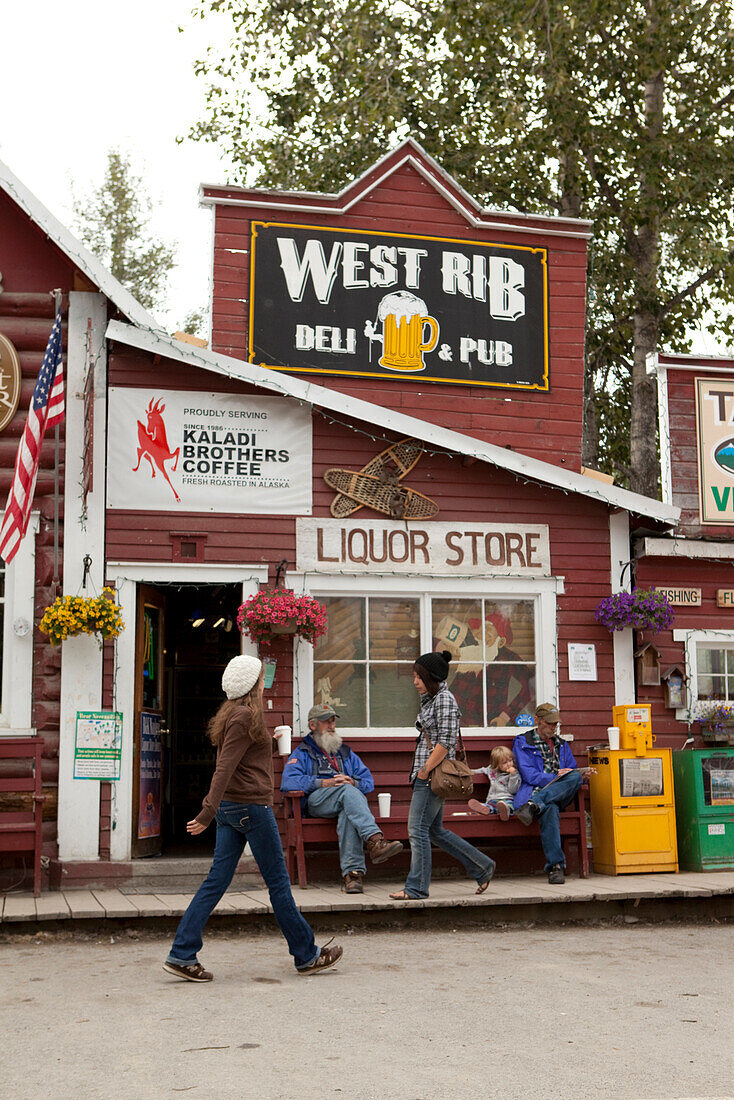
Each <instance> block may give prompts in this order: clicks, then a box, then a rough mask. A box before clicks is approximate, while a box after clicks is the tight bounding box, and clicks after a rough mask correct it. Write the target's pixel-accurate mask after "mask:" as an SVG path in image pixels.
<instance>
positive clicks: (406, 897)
mask: <svg viewBox="0 0 734 1100" xmlns="http://www.w3.org/2000/svg"><path fill="white" fill-rule="evenodd" d="M390 897H391V898H392V900H393V901H420V900H421V899H420V898H414V897H413V895H412V894H406V892H405V890H396V891H395V893H394V894H390Z"/></svg>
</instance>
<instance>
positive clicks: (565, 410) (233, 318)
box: [204, 164, 586, 472]
mask: <svg viewBox="0 0 734 1100" xmlns="http://www.w3.org/2000/svg"><path fill="white" fill-rule="evenodd" d="M444 186H445V181H444ZM248 194H251V195H253V196H254V193H252V192H249V193H248V192H242V191H239V190H238V189H227V188H211V187H206V188H204V195H205V196H211V197H216V198H217V199H218V200H219V201H220V202H222V203H223V204H222V205H217V206H216V207H215V215H214V217H215V224H214V255H213V314H212V350H213V351H217V352H222V353H224V354H226V355H231V356H234V357H235V358H238V359H245V360H246V359H247V346H248V345H247V329H248V312H249V302H248V298H249V285H250V282H249V280H250V262H249V258H250V233H251V223H252V222H253V221H267V220H272V221H276V222H286V223H288V224H299V223H300V224H304V225H309V226H324V227H329V226H331V227H338V228H339V229H379V231H380V232H384V233H391V232H392V233H402V234H414V235H416V236H424V237H438V238H444V237H445V238H455V239H458V240H463V241H466V242H467V243H468V244H471V243H472V242H485V243H492V244H512V245H522V246H525V247H529V248H539V247H542V248H547V249H548V284H549V356H550V391H549V392H532V391H530V392H522V391H520V390H516V389H500V388H495V387H492V386H471V385H463V384H452V383H442V384H435V383H424V384H423V385H421V384H420V383H419V382H413V381H406V379H405V377H404V376H403V377H400V376H392V375H387V373H386V376H385V377H384V379H383V378H379V379H376V378H366V377H365V378H349V377H341V376H335V375H328V374H316V373H314V374H309V375H308V377H309V378H310V379H312V380H313V381H315V382H317V383H318V384H319V385H322V386H328V387H329V388H331V389H335V390H338V391H339V392H341V393H344V394H348V395H350V396H353V397H358V398H361V399H363V400H366V401H372V402H374V403H375V404H379V405H382V406H385V407H388V408H393V409H397V410H400V411H402V412H405V413H409V414H412V415H415V416H419V417H421V418H422V419H424V420H427V421H429V422H432V423H435V424H440V425H442V426H443V427H447V428H452V429H454V430H456V431H460V432H465V433H466V434H468V435H471V436H475V437H476V438H478V439H482V440H486V441H488V442H490V443H496V444H497V445H498V446H502V447H512V448H514V449H516V450H518V451H521V452H522V453H523V454H527V455H531V456H533V457H535V458H540V459H543V460H545V461H547V462H553V463H556V464H557V465H560V466H564V467H565V468H566V469H569V470H574V471H576V472H578V470H579V469H580V466H581V448H582V428H583V388H584V387H583V378H584V326H585V319H586V240H585V239H582V238H579V237H574V236H573V235H571V233H570V232H569V235H568V236H563V235H562V231H561V230H560V229H558V230H557V231H556V233H553V234H551V233H549V232H548V222H547V221H545V222H543V221H542V220H541V219H536V220H535V221H533V219H532V218H527V219H523V218H520V217H517V216H514V217H513V215H511V214H508V215H504V214H502V215H500V214H498V215H496V216H494V220H495V221H496V223H497V225H498V226H500V225H501V226H502V228H497V229H496V230H493V229H491V228H489V229H488V228H481V229H477V228H474V227H472V226H470V225H469V224H467V221H466V219H465V218H464V217H463V216H462V215H460V214H459V213H458V211H457V210H456V209H455V208H454V207H453V206H452V205H450V204H449V202H447V200H446V199H445V198H444V197H443V195H442V194H440V193H439V191H438V190H437V189H436V187H434V186H433V185H432V184H430V183H429V182H428V181H427V180H426V179H425V178H424V177H423V176H422V175H420V174H419V173H418V172H417V171H416V169H415V168H414V167H412V166H411V165H410V164H406V165H404V166H403V167H401V168H398V169H397V170H396V171H395V172H394V173H393V174H392V175H390V176H389V177H388V178H387V179H386V180H384V181H383V182H382V183H381V184H380V185H379V186H378V187H377V188H376V189H375V190H373V191H371V192H370V193H369V195H367V197H365V198H364V199H362V200H360V201H358V202H356V203H355V205H354V206H353V207H352V208H351V209H350V210H349V213H348V214H347V215H343V216H337V215H336V214H335V215H334V216H330V215H328V214H311V213H310V212H309V213H300V211H299V210H298V209H297V208H296V207H297V204H298V202H299V201H300V202H301V204H302V205H303V199H302V196H296V197H294V198H293V208H292V209H289V210H287V211H281V210H280V209H278V208H277V207H276V206H274V207H273V210H272V212H271V211H269V210H267V209H255V208H252V209H248V207H246V206H242V205H238V206H235V205H231V206H230V205H227V204H226V199H227V197H228V196H229V197H231V198H236V199H237V200H238V201H240V202H241V201H242V200H243V198H246V197H247V195H248ZM260 197H261V196H260ZM330 202H331V200H326V201H321V202H320V206H321V207H327V206H328V205H329V203H330ZM332 205H335V204H333V203H332ZM486 220H487V221H490V220H492V219H491V218H489V217H488V218H487V219H486ZM513 222H514V223H516V226H517V228H515V229H508V228H507V225H508V223H509V224H512V223H513ZM562 224H563V223H562V222H561V221H560V219H559V225H562ZM526 226H533V228H535V229H536V230H541V231H542V230H543V228H544V227H545V230H546V235H545V236H543V234H542V232H541V233H540V234H539V233H538V232H535V233H528V232H527V231H525V232H523V228H524V227H526ZM417 243H420V242H417Z"/></svg>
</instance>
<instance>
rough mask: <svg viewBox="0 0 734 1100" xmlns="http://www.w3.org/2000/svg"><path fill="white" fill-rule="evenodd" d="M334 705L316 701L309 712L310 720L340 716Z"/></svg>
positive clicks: (316, 720) (320, 720)
mask: <svg viewBox="0 0 734 1100" xmlns="http://www.w3.org/2000/svg"><path fill="white" fill-rule="evenodd" d="M338 717H339V715H338V714H337V713H336V711H335V710H334V708H333V707H330V706H329V704H328V703H315V704H314V706H312V707H311V709H310V711H309V712H308V720H309V722H323V721H325V720H326V719H327V718H338Z"/></svg>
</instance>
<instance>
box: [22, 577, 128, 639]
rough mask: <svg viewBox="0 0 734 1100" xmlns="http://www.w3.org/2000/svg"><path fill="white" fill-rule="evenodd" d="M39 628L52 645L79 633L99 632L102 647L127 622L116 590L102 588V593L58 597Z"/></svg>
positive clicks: (114, 636)
mask: <svg viewBox="0 0 734 1100" xmlns="http://www.w3.org/2000/svg"><path fill="white" fill-rule="evenodd" d="M38 629H39V630H40V631H41V633H42V634H46V635H47V636H48V640H49V642H50V643H51V645H52V646H57V645H61V643H62V642H65V641H66V639H67V638H72V637H74V636H75V635H77V634H96V636H97V638H98V639H99V644H100V647H101V645H102V642H103V641H104V639H105V638H116V637H117V636H118V635H119V634H120V633H121V631H123V630H124V629H125V624H124V623H123V621H122V612H121V610H120V607H119V606H118V604H117V603H116V602H115V590H114V589H113V588H103V589H102V595H101V596H59V597H58V598H57V599H55V600H54V602H53V603H52V604H51V606H50V607H47V608H46V610H45V611H44V613H43V618H42V619H41V622H40V623H39V626H38Z"/></svg>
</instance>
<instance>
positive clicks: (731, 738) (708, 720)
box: [693, 699, 734, 744]
mask: <svg viewBox="0 0 734 1100" xmlns="http://www.w3.org/2000/svg"><path fill="white" fill-rule="evenodd" d="M693 720H694V721H695V722H700V723H701V736H702V737H703V739H704V741H715V742H718V743H719V744H734V703H726V702H724V700H722V699H704V700H700V701H699V702H698V703H696V705H695V707H694V709H693Z"/></svg>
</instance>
